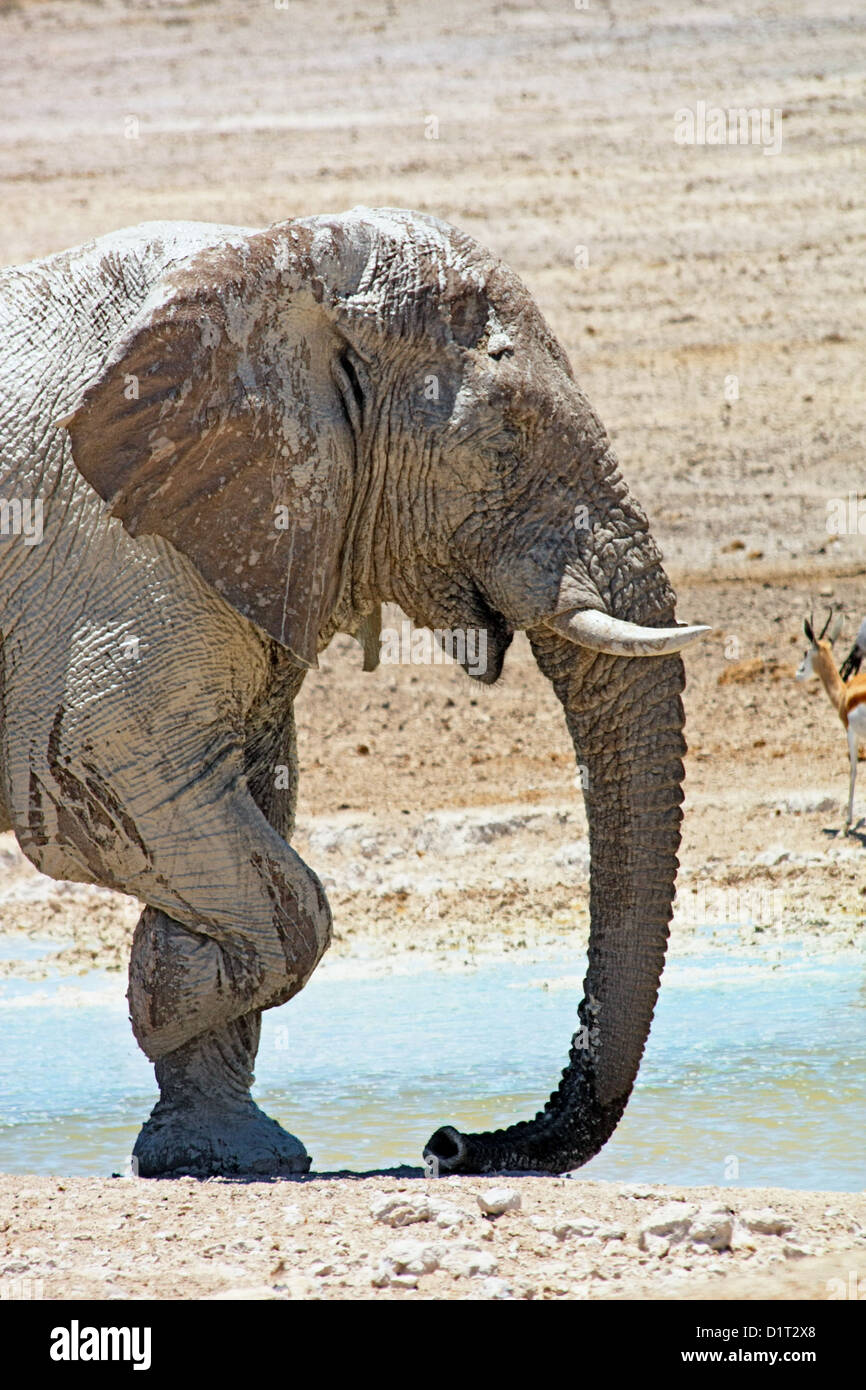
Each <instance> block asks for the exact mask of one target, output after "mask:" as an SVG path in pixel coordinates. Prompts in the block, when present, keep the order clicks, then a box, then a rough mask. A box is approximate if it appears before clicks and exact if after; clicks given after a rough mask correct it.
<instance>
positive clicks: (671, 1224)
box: [638, 1202, 697, 1254]
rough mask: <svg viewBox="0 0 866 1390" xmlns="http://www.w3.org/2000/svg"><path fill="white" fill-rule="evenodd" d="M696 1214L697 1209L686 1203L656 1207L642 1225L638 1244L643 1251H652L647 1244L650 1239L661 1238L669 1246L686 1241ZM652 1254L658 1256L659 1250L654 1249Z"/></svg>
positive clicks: (673, 1203)
mask: <svg viewBox="0 0 866 1390" xmlns="http://www.w3.org/2000/svg"><path fill="white" fill-rule="evenodd" d="M696 1212H697V1207H693V1206H689V1205H688V1204H687V1203H685V1202H669V1203H668V1204H667V1205H666V1206H663V1207H656V1209H655V1211H654V1212H650V1214H649V1215H648V1216H645V1217H644V1219H643V1221H642V1222H641V1224H640V1228H639V1234H638V1244H639V1246H640V1248H641V1250H646V1251H650V1248H651V1247H650V1246H649V1245H648V1244H647V1241H648V1240H649V1239H650V1238H653V1239H656V1238H658V1237H661V1238H662V1239H664V1240H666V1241H667V1242H668V1245H669V1246H671V1245H675V1244H677V1242H678V1241H681V1240H685V1238H686V1236H687V1235H688V1233H689V1226H690V1225H691V1223H692V1218H693V1217H694V1215H695V1214H696ZM652 1253H653V1254H657V1253H658V1251H657V1249H653V1250H652Z"/></svg>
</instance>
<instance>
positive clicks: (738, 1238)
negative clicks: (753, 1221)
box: [730, 1220, 758, 1250]
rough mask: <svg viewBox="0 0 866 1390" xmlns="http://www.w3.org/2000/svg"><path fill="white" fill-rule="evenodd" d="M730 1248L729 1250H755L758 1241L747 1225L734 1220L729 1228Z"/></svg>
mask: <svg viewBox="0 0 866 1390" xmlns="http://www.w3.org/2000/svg"><path fill="white" fill-rule="evenodd" d="M730 1248H731V1250H757V1248H758V1241H757V1240H756V1238H755V1234H754V1232H753V1231H750V1230H749V1228H748V1226H745V1225H743V1224H742V1222H740V1221H737V1220H735V1221H734V1224H733V1227H732V1229H731V1239H730Z"/></svg>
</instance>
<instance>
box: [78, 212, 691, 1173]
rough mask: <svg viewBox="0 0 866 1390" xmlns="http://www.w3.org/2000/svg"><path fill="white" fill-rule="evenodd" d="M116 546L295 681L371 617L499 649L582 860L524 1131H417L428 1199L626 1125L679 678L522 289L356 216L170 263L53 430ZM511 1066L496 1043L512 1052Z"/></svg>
mask: <svg viewBox="0 0 866 1390" xmlns="http://www.w3.org/2000/svg"><path fill="white" fill-rule="evenodd" d="M65 423H66V424H67V427H68V429H69V431H70V434H71V438H72V447H73V455H74V458H75V462H76V464H77V466H78V468H79V470H80V471H81V472H82V473H83V475H84V476H85V477H86V478H87V479H88V481H89V482H90V483H91V484H92V486H93V487H94V488H95V489H96V490H97V492H98V493H99V494H100V495H101V496H102V497H103V498H104V499H106V501H107V502H108V503H109V505H110V508H111V511H112V513H113V514H114V515H115V516H117V517H119V518H120V519H121V520H122V522H123V524H124V525H125V526H126V527H127V528H128V529H129V530H130V531H131V532H132V534H134V535H135V534H142V533H148V532H149V533H156V534H158V535H160V536H162V537H163V538H165V539H167V540H168V541H170V542H171V544H172V545H173V546H175V547H176V548H177V549H178V550H180V551H182V552H183V553H184V554H185V555H186V556H187V557H188V558H189V559H190V560H191V561H192V562H193V564H194V565H195V566H196V567H197V569H198V570H199V572H200V574H201V575H202V576H203V577H204V579H205V580H206V581H207V582H208V583H209V584H210V585H211V586H212V587H213V588H214V589H215V590H216V591H217V592H218V593H219V594H220V595H221V596H222V597H223V598H224V599H225V600H227V601H228V602H229V603H230V604H232V605H234V607H235V608H236V609H238V610H239V611H240V612H241V613H242V614H244V615H245V616H246V617H247V618H248V619H250V620H251V621H252V622H254V623H255V624H257V625H258V626H259V627H260V628H261V629H263V630H264V632H265V633H267V634H269V635H270V636H271V637H272V638H274V639H275V640H276V641H277V642H279V643H281V644H282V645H283V646H284V647H285V648H287V649H288V651H289V652H290V653H291V655H292V656H293V658H294V659H295V660H296V661H297V662H298V663H299V664H301V665H302V666H312V665H315V662H316V653H317V651H318V650H321V649H322V647H323V646H324V645H326V643H327V642H328V641H329V640H330V638H331V637H332V635H333V634H334V632H336V631H337V630H345V631H350V632H359V631H360V632H363V633H364V634H365V636H366V640H367V656H368V660H367V662H366V663H365V664H367V665H372V664H374V659H375V654H374V653H373V659H372V660H371V659H369V658H370V656H371V653H370V650H369V648H370V640H371V633H373V634H374V633H375V630H376V629H375V621H376V615H377V614H378V612H379V606H380V604H381V603H382V602H383V601H385V600H392V601H395V602H397V603H399V604H400V605H401V606H402V607H403V608H404V609H405V611H406V612H407V613H408V614H409V616H410V617H411V618H413V619H414V620H415V621H416V622H417V623H419V624H421V625H424V626H427V627H432V628H436V629H442V628H446V629H451V630H454V629H458V630H460V629H463V630H467V629H481V630H483V631H484V633H485V634H486V642H487V662H486V667H485V668H484V669H481V670H479V669H478V668H477V667H475V668H474V669H473V674H475V675H476V676H477V678H479V679H481V680H484V681H488V682H491V681H495V680H496V679H497V678H498V676H499V674H500V672H501V669H502V664H503V660H504V656H505V653H506V650H507V648H508V645H509V643H510V642H511V640H512V637H513V634H514V632H515V631H517V630H518V629H522V630H525V631H526V633H527V635H528V638H529V641H530V643H531V646H532V650H533V652H534V654H535V657H536V660H537V661H538V664H539V666H540V668H541V670H542V671H543V672H544V674H545V675H546V676H547V677H548V678H549V679H550V680H551V682H552V683H553V687H554V690H555V692H556V694H557V696H558V698H559V699H560V701H561V702H562V705H563V708H564V712H565V718H566V721H567V725H568V728H569V731H570V734H571V737H572V740H573V743H574V747H575V752H576V756H577V760H578V763H579V765H580V767H581V770H582V777H581V780H582V783H583V784H584V786H585V798H586V804H587V813H588V819H589V831H590V841H591V854H592V867H591V938H590V946H589V966H588V971H587V975H586V981H585V997H584V999H583V1001H582V1003H581V1004H580V1006H579V1009H578V1017H579V1027H578V1029H577V1031H576V1033H575V1035H574V1039H573V1042H572V1047H571V1052H570V1056H569V1061H568V1065H567V1067H566V1069H565V1071H564V1072H563V1075H562V1080H561V1081H560V1084H559V1086H558V1088H557V1090H556V1091H555V1092H554V1093H553V1095H552V1096H551V1098H550V1100H549V1101H548V1102H547V1105H546V1106H545V1108H544V1110H543V1111H542V1112H540V1113H539V1114H538V1115H536V1117H535V1118H534V1119H532V1120H529V1121H526V1122H523V1123H520V1124H516V1125H514V1126H512V1127H511V1128H509V1129H505V1130H500V1131H497V1132H496V1133H492V1134H460V1133H458V1132H457V1131H456V1130H455V1129H453V1128H451V1127H445V1128H443V1129H440V1130H438V1131H437V1132H436V1133H435V1134H434V1135H433V1137H432V1138H431V1140H430V1141H429V1144H428V1147H427V1149H426V1150H425V1153H426V1154H427V1156H428V1157H429V1158H432V1159H435V1161H436V1162H437V1163H438V1165H439V1168H440V1170H461V1171H474V1172H478V1171H481V1172H484V1171H493V1170H496V1169H503V1168H516V1169H527V1170H536V1171H547V1172H558V1171H562V1170H565V1169H569V1168H575V1167H577V1166H579V1165H580V1164H581V1163H584V1162H586V1160H587V1159H589V1158H590V1157H591V1156H592V1155H593V1154H594V1153H596V1152H597V1151H598V1150H599V1149H600V1148H601V1146H602V1145H603V1144H604V1143H605V1141H606V1139H607V1138H608V1137H609V1135H610V1134H611V1132H612V1131H613V1129H614V1127H615V1126H616V1124H617V1122H618V1120H619V1117H620V1115H621V1114H622V1111H623V1109H624V1107H625V1104H626V1101H627V1099H628V1096H629V1094H630V1092H631V1088H632V1085H633V1083H634V1080H635V1076H636V1074H637V1070H638V1066H639V1063H640V1059H641V1055H642V1053H643V1048H644V1045H645V1042H646V1038H647V1034H648V1031H649V1027H650V1022H651V1019H652V1014H653V1008H654V1005H655V1000H656V995H657V991H658V985H659V978H660V974H661V970H662V966H663V962H664V953H665V945H666V940H667V934H668V924H669V920H670V916H671V904H672V898H673V892H674V881H675V875H676V869H677V858H676V853H677V848H678V844H679V827H680V819H681V811H680V804H681V801H682V792H681V783H682V777H683V768H682V763H681V758H682V755H683V752H684V748H685V744H684V739H683V732H682V730H683V710H682V704H681V700H680V694H681V691H682V688H683V683H684V675H683V667H682V663H681V661H680V659H679V657H678V656H677V655H676V653H677V652H678V651H679V650H680V648H682V647H683V646H685V645H686V643H687V642H689V641H691V640H692V639H693V638H695V637H696V636H699V635H700V634H701V633H702V632H704V631H706V629H705V628H684V627H679V626H677V625H676V623H675V618H674V594H673V591H672V589H671V587H670V584H669V582H668V580H667V577H666V576H665V574H664V571H663V569H662V566H661V557H660V554H659V551H658V549H657V548H656V546H655V544H654V542H653V540H652V538H651V536H650V534H649V531H648V525H647V520H646V517H645V515H644V513H643V512H642V511H641V509H640V508H639V507H638V505H637V504H636V503H635V502H634V501H633V499H632V498H631V496H630V495H629V492H628V490H627V488H626V485H625V483H624V482H623V480H622V477H621V475H620V472H619V468H618V465H617V461H616V459H615V457H614V454H613V452H612V450H611V448H610V445H609V443H608V440H607V438H606V436H605V433H604V430H603V428H602V426H601V424H600V422H599V420H598V418H597V417H596V415H595V414H594V412H593V410H592V408H591V407H590V405H589V403H588V401H587V400H586V398H585V397H584V395H583V393H582V392H581V390H580V388H579V386H578V385H577V383H576V382H575V379H574V376H573V373H572V370H571V368H570V366H569V363H568V361H567V358H566V356H565V354H564V352H563V351H562V349H561V348H560V346H559V345H558V343H557V342H556V340H555V338H554V337H553V335H552V333H551V332H550V330H549V328H548V327H547V325H546V324H545V322H544V320H543V319H542V317H541V315H540V313H539V312H538V310H537V308H536V307H535V305H534V303H533V301H532V299H531V297H530V295H529V294H528V292H527V290H526V289H525V288H524V286H523V285H522V284H521V282H520V281H519V280H518V279H517V278H516V276H514V275H513V274H512V273H511V272H510V271H508V270H507V269H506V268H505V267H504V266H503V265H502V264H501V263H499V262H498V261H496V260H495V259H494V258H493V257H492V256H491V255H490V254H489V253H488V252H486V251H485V250H484V249H483V248H482V247H480V246H479V245H478V244H477V243H476V242H475V241H473V240H472V239H471V238H469V237H467V236H465V235H463V234H461V233H460V232H458V231H456V230H455V229H454V228H451V227H448V226H446V225H444V224H442V223H440V222H438V221H436V220H434V219H432V218H428V217H424V216H421V215H419V214H413V213H407V212H402V211H394V210H389V209H384V210H375V211H372V210H369V209H364V208H360V209H355V210H354V211H353V212H351V213H348V214H345V215H343V216H333V217H314V218H309V219H304V220H299V221H294V222H288V223H283V224H279V225H277V226H274V227H271V228H270V229H268V230H266V231H263V232H258V233H249V234H239V233H234V234H232V235H230V236H227V237H224V238H222V239H221V240H220V241H219V242H218V244H216V245H215V246H214V247H213V248H212V249H209V250H207V251H204V252H199V253H197V254H196V255H194V256H192V257H190V258H189V259H187V260H185V261H182V262H180V263H178V264H177V265H176V266H175V267H174V268H172V269H171V270H170V271H169V273H168V274H167V275H166V276H165V278H164V280H163V282H162V283H161V284H160V286H159V287H158V289H157V291H156V292H155V293H154V294H152V295H151V296H150V298H149V300H148V301H147V303H146V304H145V305H144V307H143V309H142V310H141V312H140V313H139V314H138V316H137V318H136V320H135V322H134V323H133V324H132V325H131V326H130V328H129V329H128V331H127V332H126V333H125V334H124V336H123V338H122V340H121V341H120V342H119V343H118V344H117V345H116V347H115V349H114V351H113V353H112V354H111V356H110V358H109V360H108V361H107V362H106V363H105V364H104V365H103V367H102V368H101V370H100V372H99V374H98V376H97V379H96V380H95V381H94V383H93V384H92V385H91V386H90V387H89V389H88V390H87V392H86V394H85V396H84V397H83V400H82V402H81V404H80V405H79V407H78V409H77V410H76V411H75V413H74V414H73V416H71V417H70V418H69V420H68V421H66V422H65ZM515 1046H519V1039H516V1040H515Z"/></svg>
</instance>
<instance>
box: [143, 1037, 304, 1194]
mask: <svg viewBox="0 0 866 1390" xmlns="http://www.w3.org/2000/svg"><path fill="white" fill-rule="evenodd" d="M260 1024H261V1015H260V1014H259V1013H257V1012H254V1013H249V1014H246V1015H244V1016H243V1017H242V1018H238V1019H235V1020H234V1021H233V1022H232V1023H229V1024H226V1025H225V1026H224V1027H222V1028H214V1029H212V1030H211V1031H210V1032H207V1033H201V1034H200V1035H199V1036H198V1037H196V1038H192V1039H191V1040H190V1041H189V1042H187V1043H184V1045H183V1047H179V1048H177V1049H176V1051H174V1052H169V1053H166V1055H165V1056H164V1057H160V1058H158V1059H157V1061H156V1079H157V1081H158V1083H159V1089H160V1099H159V1100H158V1102H157V1104H156V1105H155V1106H154V1108H153V1112H152V1114H151V1116H150V1119H149V1120H148V1121H147V1123H146V1124H145V1126H144V1128H143V1129H142V1131H141V1133H140V1134H139V1136H138V1138H137V1140H136V1141H135V1148H134V1149H133V1151H132V1157H133V1164H134V1168H135V1171H136V1172H137V1173H138V1175H139V1177H142V1178H170V1177H183V1176H190V1177H196V1178H212V1177H257V1178H264V1177H289V1176H292V1175H297V1174H298V1173H306V1172H308V1171H309V1167H310V1157H309V1155H308V1153H307V1151H306V1149H305V1148H304V1146H303V1144H302V1143H301V1142H300V1140H299V1139H296V1138H295V1137H294V1135H293V1134H289V1133H287V1131H286V1130H284V1129H283V1128H282V1127H281V1126H280V1125H279V1124H277V1121H276V1120H272V1119H271V1118H270V1116H269V1115H266V1114H265V1113H264V1111H263V1110H260V1109H259V1107H258V1106H257V1105H256V1104H255V1102H254V1101H253V1099H252V1097H251V1096H250V1086H251V1085H252V1083H253V1079H254V1078H253V1070H252V1069H253V1062H254V1061H255V1056H256V1051H257V1050H258V1044H259V1031H260Z"/></svg>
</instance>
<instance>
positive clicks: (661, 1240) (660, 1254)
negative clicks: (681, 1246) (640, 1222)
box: [640, 1231, 671, 1260]
mask: <svg viewBox="0 0 866 1390" xmlns="http://www.w3.org/2000/svg"><path fill="white" fill-rule="evenodd" d="M640 1248H641V1250H645V1251H646V1253H647V1254H648V1255H655V1257H656V1259H658V1260H661V1259H663V1258H664V1256H665V1255H666V1254H667V1253H668V1251H669V1250H670V1248H671V1243H670V1241H669V1240H668V1238H667V1236H654V1235H653V1234H652V1232H651V1231H647V1232H643V1233H642V1234H641V1237H640Z"/></svg>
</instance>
